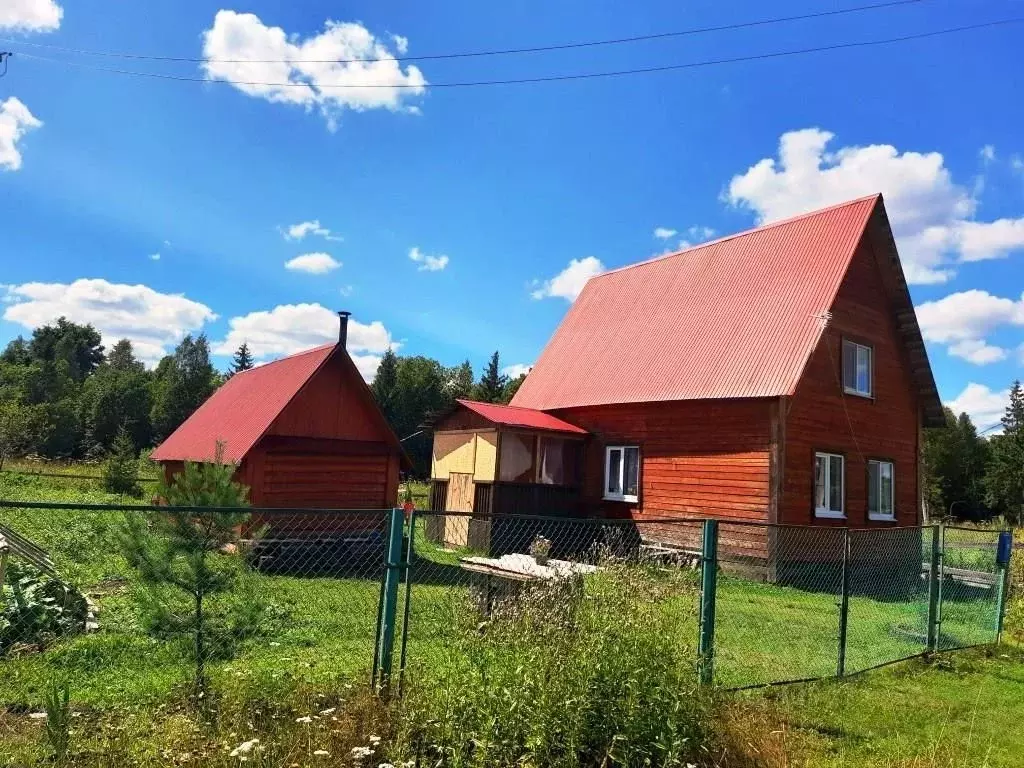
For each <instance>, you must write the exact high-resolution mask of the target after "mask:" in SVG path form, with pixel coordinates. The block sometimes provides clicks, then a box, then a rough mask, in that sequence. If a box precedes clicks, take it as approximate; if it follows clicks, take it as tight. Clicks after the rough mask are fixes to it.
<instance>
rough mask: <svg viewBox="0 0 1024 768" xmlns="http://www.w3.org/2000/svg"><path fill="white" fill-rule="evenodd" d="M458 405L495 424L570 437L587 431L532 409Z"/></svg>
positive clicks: (464, 402)
mask: <svg viewBox="0 0 1024 768" xmlns="http://www.w3.org/2000/svg"><path fill="white" fill-rule="evenodd" d="M455 402H457V403H458V404H459V405H461V406H463V407H465V408H468V409H469V410H471V411H473V412H474V413H477V414H479V415H480V416H483V417H484V418H485V419H487V420H488V421H493V422H494V423H495V424H504V425H506V426H509V427H521V428H524V429H542V430H546V431H548V432H565V433H568V434H572V435H585V434H587V430H585V429H580V428H579V427H577V426H576V425H575V424H570V423H569V422H567V421H562V419H559V418H558V417H556V416H552V415H551V414H550V413H544V412H543V411H537V410H534V409H533V408H518V407H516V406H513V405H495V404H494V403H478V402H477V401H475V400H456V401H455Z"/></svg>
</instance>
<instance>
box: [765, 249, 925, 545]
mask: <svg viewBox="0 0 1024 768" xmlns="http://www.w3.org/2000/svg"><path fill="white" fill-rule="evenodd" d="M831 312H832V320H831V322H830V323H829V325H828V327H827V329H826V331H825V334H824V336H823V338H822V340H821V342H820V343H819V345H818V347H817V348H816V349H815V351H814V352H813V354H812V355H811V358H810V360H809V362H808V365H807V368H806V369H805V371H804V375H803V377H802V378H801V380H800V384H799V385H798V386H797V389H796V392H795V394H794V395H793V397H792V398H791V399H790V400H789V401H788V403H787V404H788V413H787V414H786V417H785V426H784V430H785V448H784V454H785V456H784V466H785V472H784V476H783V479H782V502H781V506H780V509H781V519H780V522H786V523H803V524H807V523H821V524H824V525H851V526H864V525H868V526H885V525H892V523H882V522H877V521H869V520H868V518H867V461H868V460H870V459H883V460H888V461H892V462H893V463H894V466H895V469H894V471H895V475H894V483H895V507H896V517H897V521H898V524H900V525H914V524H916V523H917V522H918V506H919V503H918V476H917V462H918V424H919V421H918V401H917V396H916V395H915V389H914V385H913V382H912V379H911V376H910V373H909V367H908V365H907V359H906V353H905V350H904V349H903V346H902V344H901V342H900V337H899V335H898V330H897V327H896V321H895V318H894V313H893V310H892V308H891V304H890V302H889V300H888V298H887V294H886V291H885V287H884V285H883V282H882V276H881V273H880V271H879V267H878V264H877V263H876V261H875V257H874V252H873V250H872V247H871V245H870V244H869V242H868V240H867V239H865V240H864V241H863V242H862V243H861V245H860V246H859V247H858V249H857V252H856V254H855V256H854V258H853V260H852V261H851V263H850V267H849V270H848V272H847V275H846V277H845V279H844V281H843V283H842V286H841V287H840V289H839V292H838V293H837V295H836V300H835V303H834V304H833V306H832V309H831ZM844 337H846V338H849V339H851V340H852V341H857V342H859V343H862V344H867V345H869V346H871V347H872V349H873V350H874V353H873V362H874V384H873V393H874V396H873V398H871V399H867V398H863V397H859V396H857V395H845V394H844V393H843V387H842V340H843V338H844ZM819 450H820V451H828V452H831V453H840V454H843V455H844V456H845V457H846V502H845V509H846V516H847V517H846V520H845V521H844V520H817V519H815V517H814V509H813V484H814V453H815V451H819Z"/></svg>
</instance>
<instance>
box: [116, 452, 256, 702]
mask: <svg viewBox="0 0 1024 768" xmlns="http://www.w3.org/2000/svg"><path fill="white" fill-rule="evenodd" d="M223 455H224V448H223V444H219V445H218V446H217V448H216V451H215V456H216V458H215V460H214V461H213V462H211V463H203V464H198V463H193V462H190V461H187V462H185V465H184V470H183V471H182V472H180V473H179V474H177V475H175V476H174V478H173V479H172V480H171V482H170V483H167V482H163V483H161V485H160V488H159V491H158V494H159V496H160V497H161V498H163V499H164V501H166V503H167V505H168V508H167V509H166V510H158V511H156V512H154V513H153V514H151V515H148V516H143V515H140V514H129V515H128V516H127V518H126V522H125V526H124V529H123V532H122V538H121V551H122V553H123V554H124V557H125V559H126V560H127V561H128V563H129V565H131V566H132V567H133V568H134V569H135V570H136V572H137V573H138V576H139V582H140V583H141V585H142V586H143V587H144V593H143V594H142V595H141V598H140V599H141V602H142V608H143V614H144V616H145V619H146V624H147V628H148V629H149V630H150V632H151V633H153V634H156V635H157V636H162V637H168V638H174V637H180V636H186V637H188V638H189V640H190V645H191V648H192V657H193V662H194V664H195V668H194V687H195V691H196V693H197V694H199V695H202V694H203V693H204V692H205V690H206V663H207V661H208V660H210V659H211V658H214V657H215V656H217V655H225V654H226V652H227V651H229V650H230V649H231V647H232V643H233V642H234V641H235V640H237V639H238V638H239V637H242V636H244V635H245V634H247V633H249V632H251V631H252V630H253V629H254V628H255V624H256V623H257V622H258V620H259V616H260V607H259V604H258V602H254V601H246V600H239V599H218V598H222V597H224V596H226V595H227V593H230V592H231V591H232V590H234V589H235V587H236V585H238V584H239V582H240V579H241V578H242V576H243V574H244V573H245V564H244V562H243V561H242V558H241V556H240V555H239V554H238V552H237V548H236V549H235V550H234V551H230V550H231V546H230V545H233V544H235V543H236V542H237V540H238V536H239V533H238V532H239V530H240V529H241V528H242V526H243V525H244V524H245V523H246V522H247V521H248V519H249V512H248V510H247V509H246V507H247V506H248V504H249V502H248V488H246V487H245V486H244V485H241V484H239V483H236V482H235V481H234V473H235V469H236V468H235V466H234V465H232V464H225V463H223Z"/></svg>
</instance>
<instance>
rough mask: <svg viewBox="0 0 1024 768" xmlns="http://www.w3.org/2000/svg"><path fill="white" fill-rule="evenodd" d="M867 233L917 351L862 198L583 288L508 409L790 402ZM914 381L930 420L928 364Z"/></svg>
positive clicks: (884, 226) (869, 204)
mask: <svg viewBox="0 0 1024 768" xmlns="http://www.w3.org/2000/svg"><path fill="white" fill-rule="evenodd" d="M873 216H874V218H873ZM869 222H874V224H873V228H872V232H873V233H874V235H873V236H874V237H876V238H877V237H884V238H885V239H886V241H887V242H886V243H885V247H886V249H887V251H891V254H892V257H891V258H887V260H886V264H887V265H891V267H890V268H891V269H892V270H893V275H894V279H893V281H892V283H893V284H894V285H897V286H899V288H898V289H897V290H896V291H894V294H895V293H900V294H901V295H900V296H897V297H895V298H894V305H895V306H896V307H897V308H898V309H899V310H900V311H901V312H902V313H906V312H907V311H909V318H910V320H908V322H907V323H906V325H907V328H908V330H907V333H908V334H910V335H908V337H907V338H906V341H907V343H908V345H910V344H913V343H916V342H920V331H919V329H918V328H917V324H916V321H913V322H911V321H912V320H913V307H912V305H911V304H910V298H909V293H907V290H906V284H905V281H904V280H903V275H902V270H901V269H900V267H899V261H898V258H896V257H895V244H894V243H892V233H891V230H890V229H889V225H888V220H887V218H886V216H885V209H884V205H883V204H882V198H881V195H872V196H870V197H865V198H861V199H859V200H853V201H851V202H848V203H843V204H841V205H837V206H834V207H831V208H826V209H824V210H820V211H816V212H814V213H809V214H805V215H803V216H798V217H796V218H793V219H788V220H786V221H780V222H777V223H774V224H770V225H767V226H763V227H759V228H757V229H753V230H750V231H748V232H743V233H740V234H737V235H731V236H729V237H724V238H722V239H720V240H715V241H713V242H709V243H705V244H703V245H700V246H697V247H695V248H690V249H688V250H685V251H680V252H678V253H673V254H669V255H666V256H662V257H659V258H655V259H652V260H650V261H646V262H642V263H640V264H636V265H633V266H629V267H624V268H622V269H617V270H612V271H610V272H606V273H604V274H602V275H599V276H597V277H594V278H592V279H591V280H590V281H589V282H588V283H587V285H586V286H585V288H584V289H583V292H582V293H581V294H580V295H579V297H578V298H577V299H576V301H575V303H574V304H573V306H572V307H571V308H570V309H569V312H568V313H567V314H566V316H565V318H564V319H563V320H562V323H561V325H559V327H558V330H557V331H556V332H555V335H554V336H553V337H552V338H551V340H550V341H549V342H548V345H547V347H545V349H544V352H543V353H542V354H541V356H540V359H539V360H538V361H537V363H536V365H534V367H533V370H532V371H530V374H529V375H528V376H527V377H526V380H525V381H524V382H523V384H522V386H521V387H520V388H519V391H518V392H517V393H516V396H515V397H514V398H513V400H512V404H513V405H515V406H522V407H526V408H537V409H543V410H551V409H559V408H573V407H579V406H587V405H604V404H613V403H630V402H658V401H666V400H698V399H716V398H746V397H775V396H780V395H791V394H793V392H794V390H795V388H796V385H797V382H798V381H799V379H800V376H801V374H802V372H803V369H804V366H805V364H806V362H807V360H808V358H809V357H810V355H811V353H812V352H813V350H814V348H815V346H816V345H817V343H818V340H819V338H820V336H821V334H822V331H823V328H824V321H823V319H822V317H823V313H825V312H827V311H828V310H829V308H830V307H831V306H832V303H833V301H834V299H835V297H836V293H837V291H838V290H839V287H840V285H841V283H842V280H843V277H844V275H845V274H846V271H847V267H848V266H849V264H850V260H851V259H852V258H853V255H854V252H855V250H856V248H857V245H858V243H859V242H860V240H861V238H862V236H864V234H865V230H866V229H867V228H868V224H869ZM881 233H884V234H881ZM890 243H891V244H892V245H891V248H890V246H889V244H890ZM883 252H885V251H883ZM888 255H889V254H888V252H887V253H886V256H887V257H888ZM897 273H898V274H897ZM901 316H902V315H901ZM910 326H912V328H911V327H910ZM914 334H916V336H914ZM921 350H922V351H923V342H922V343H921ZM915 375H917V376H918V377H919V381H918V385H919V388H920V389H921V391H922V392H925V393H926V395H927V396H928V399H927V402H926V405H927V406H928V407H929V409H930V411H937V412H939V413H940V414H941V405H940V404H939V402H938V396H937V394H935V384H934V380H933V379H932V376H931V370H930V369H929V368H928V366H927V357H925V359H924V364H923V367H922V368H921V369H920V370H919V371H915ZM933 401H934V402H933Z"/></svg>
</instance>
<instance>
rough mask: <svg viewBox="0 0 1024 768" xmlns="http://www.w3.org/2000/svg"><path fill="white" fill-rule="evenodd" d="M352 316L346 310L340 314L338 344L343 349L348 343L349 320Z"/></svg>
mask: <svg viewBox="0 0 1024 768" xmlns="http://www.w3.org/2000/svg"><path fill="white" fill-rule="evenodd" d="M351 314H352V313H351V312H346V311H345V310H342V311H341V312H339V313H338V323H339V324H338V343H339V344H340V345H341V346H342V348H343V349H344V348H345V346H346V344H347V343H348V318H349V316H350V315H351Z"/></svg>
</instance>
